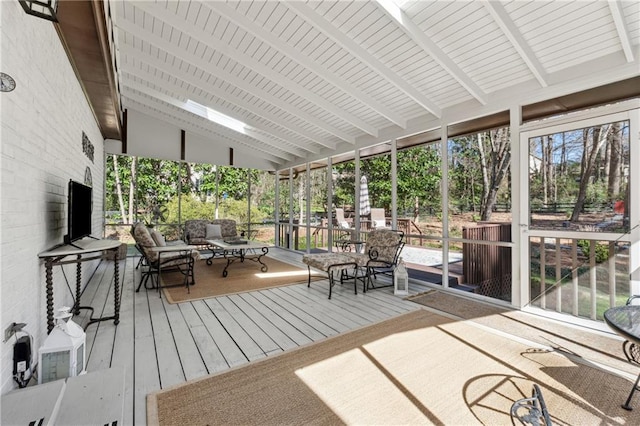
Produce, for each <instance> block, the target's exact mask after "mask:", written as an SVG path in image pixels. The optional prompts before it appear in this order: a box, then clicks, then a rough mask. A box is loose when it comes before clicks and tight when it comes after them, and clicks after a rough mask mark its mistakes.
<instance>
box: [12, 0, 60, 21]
mask: <svg viewBox="0 0 640 426" xmlns="http://www.w3.org/2000/svg"><path fill="white" fill-rule="evenodd" d="M18 2H19V3H20V5H21V6H22V8H23V9H24V11H25V12H26V13H27V15H33V16H37V17H38V18H42V19H46V20H48V21H52V22H58V17H57V16H56V9H57V8H58V0H44V1H43V0H18Z"/></svg>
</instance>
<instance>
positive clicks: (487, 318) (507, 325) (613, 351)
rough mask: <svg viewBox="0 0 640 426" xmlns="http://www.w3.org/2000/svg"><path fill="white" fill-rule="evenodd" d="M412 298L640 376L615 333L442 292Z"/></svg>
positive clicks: (436, 291)
mask: <svg viewBox="0 0 640 426" xmlns="http://www.w3.org/2000/svg"><path fill="white" fill-rule="evenodd" d="M408 299H409V300H411V301H413V302H415V303H418V304H421V305H423V306H427V307H429V308H433V309H436V310H438V311H442V312H446V313H449V314H452V315H454V316H456V317H459V318H462V319H469V320H473V321H474V322H476V323H478V324H482V325H485V326H487V327H491V328H492V329H496V330H500V331H502V332H505V333H509V334H512V335H514V336H519V337H522V338H524V339H527V340H530V341H533V342H536V343H539V344H541V345H545V346H549V347H552V348H553V349H554V350H556V351H560V352H565V353H567V354H569V355H571V356H577V357H582V358H585V359H589V360H591V361H594V362H598V363H603V364H606V365H608V366H611V367H613V368H616V369H620V370H623V371H626V372H629V373H630V374H634V375H635V374H637V373H638V368H637V367H636V366H633V365H631V364H629V363H628V362H627V360H626V358H625V357H624V354H623V352H622V340H621V339H618V338H617V337H616V336H615V335H613V334H611V335H608V334H605V333H603V332H600V331H594V330H587V329H585V328H583V327H577V326H575V325H571V324H568V323H563V322H560V321H553V320H549V319H547V318H544V317H542V316H539V315H533V314H531V313H526V312H522V311H518V310H512V309H503V308H499V307H495V306H490V305H487V304H485V303H482V302H477V301H474V300H469V299H467V298H464V297H459V296H456V295H454V294H451V293H446V292H442V291H438V290H431V291H427V292H425V293H422V294H418V295H415V296H412V297H409V298H408ZM639 408H640V406H639Z"/></svg>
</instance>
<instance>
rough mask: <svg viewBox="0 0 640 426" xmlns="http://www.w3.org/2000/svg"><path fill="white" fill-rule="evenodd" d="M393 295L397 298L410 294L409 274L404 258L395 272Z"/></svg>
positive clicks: (399, 260) (400, 260)
mask: <svg viewBox="0 0 640 426" xmlns="http://www.w3.org/2000/svg"><path fill="white" fill-rule="evenodd" d="M393 294H395V295H397V296H407V295H408V294H409V273H408V272H407V268H406V267H405V265H404V261H403V260H402V258H399V259H398V264H397V265H396V269H395V270H394V271H393Z"/></svg>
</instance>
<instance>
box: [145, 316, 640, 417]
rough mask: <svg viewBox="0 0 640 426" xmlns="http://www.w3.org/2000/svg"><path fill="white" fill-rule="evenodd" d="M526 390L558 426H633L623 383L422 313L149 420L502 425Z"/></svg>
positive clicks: (216, 387)
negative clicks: (537, 394)
mask: <svg viewBox="0 0 640 426" xmlns="http://www.w3.org/2000/svg"><path fill="white" fill-rule="evenodd" d="M533 383H538V384H539V385H540V387H541V389H542V392H543V395H544V397H545V400H546V402H547V405H548V407H549V409H550V411H551V416H552V421H553V422H554V423H555V424H558V425H563V424H564V425H596V424H598V425H599V424H626V425H628V424H640V410H635V411H632V412H628V411H625V410H624V409H622V408H621V407H620V404H621V403H622V402H623V401H624V399H625V398H626V396H627V393H628V391H629V389H630V386H631V385H632V382H631V381H630V380H628V379H624V378H621V377H618V376H615V375H613V374H610V373H607V372H604V371H602V370H600V369H598V368H594V367H592V366H589V365H587V364H585V363H576V362H574V361H572V360H570V359H569V358H567V357H565V356H563V355H562V354H558V353H555V352H547V351H545V350H543V349H540V348H539V347H536V346H531V345H528V344H526V343H523V342H522V341H518V340H514V339H511V338H509V337H507V336H506V335H504V334H496V333H493V332H490V331H487V330H486V329H484V328H483V327H479V326H477V325H475V324H473V323H472V322H467V321H454V320H451V319H448V318H445V317H443V316H441V315H438V314H435V313H433V312H430V311H427V310H424V309H418V310H417V311H413V312H411V313H408V314H405V315H402V316H399V317H396V318H394V319H391V320H387V321H384V322H381V323H378V324H375V325H372V326H367V327H364V328H361V329H358V330H355V331H352V332H349V333H346V334H342V335H339V336H336V337H332V338H329V339H326V340H324V341H322V342H319V343H314V344H311V345H308V346H304V347H301V348H299V349H296V350H293V351H290V352H286V353H283V354H281V355H276V356H272V357H268V358H266V359H264V360H261V361H257V362H253V363H251V364H249V365H246V366H243V367H238V368H235V369H232V370H229V371H227V372H224V373H220V374H217V375H213V376H208V377H206V378H202V379H198V380H194V381H191V382H187V383H186V384H183V385H179V386H176V387H173V388H169V389H166V390H162V391H159V392H156V393H153V394H150V395H148V396H147V421H148V423H149V424H160V425H184V424H188V425H230V424H234V425H285V424H289V425H301V424H318V425H328V424H360V425H384V424H387V425H399V424H402V425H414V424H438V425H473V424H486V425H510V424H512V423H511V419H510V416H509V410H510V407H511V405H512V403H513V401H515V400H518V399H520V398H524V397H528V396H530V394H531V389H532V385H533Z"/></svg>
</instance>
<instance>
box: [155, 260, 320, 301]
mask: <svg viewBox="0 0 640 426" xmlns="http://www.w3.org/2000/svg"><path fill="white" fill-rule="evenodd" d="M262 261H263V262H264V263H265V264H266V265H267V266H268V267H269V270H268V271H267V272H262V271H261V270H260V267H261V266H262V265H260V264H259V263H257V262H253V261H250V260H245V261H244V263H241V262H239V261H236V262H234V263H233V264H231V265H230V266H229V269H227V272H228V275H227V276H226V277H223V276H222V271H223V269H224V267H225V265H226V264H227V261H226V260H225V259H222V258H220V259H214V260H213V262H212V264H211V265H207V263H206V261H205V260H199V261H196V264H195V269H194V274H195V280H196V284H195V285H194V286H191V287H190V289H189V292H187V289H186V288H185V287H183V286H176V287H163V291H164V294H165V296H166V298H167V300H168V301H169V302H170V303H180V302H187V301H191V300H200V299H206V298H209V297H215V296H222V295H224V294H234V293H243V292H246V291H254V290H262V289H265V288H272V287H280V286H285V285H290V284H295V283H302V282H306V281H307V276H308V272H307V269H306V268H304V269H303V268H299V267H297V266H293V265H290V264H288V263H285V262H280V261H278V260H276V259H273V258H271V257H263V258H262ZM311 273H312V274H314V271H311ZM183 278H184V277H183V276H182V275H181V274H180V273H179V272H172V273H163V274H162V283H163V285H167V284H168V285H171V284H173V283H180V282H181V281H182V280H183Z"/></svg>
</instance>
